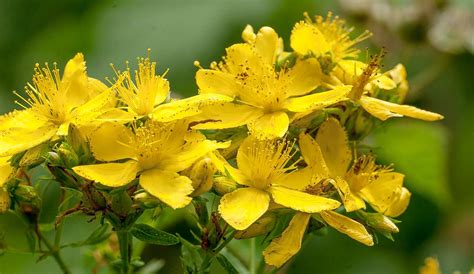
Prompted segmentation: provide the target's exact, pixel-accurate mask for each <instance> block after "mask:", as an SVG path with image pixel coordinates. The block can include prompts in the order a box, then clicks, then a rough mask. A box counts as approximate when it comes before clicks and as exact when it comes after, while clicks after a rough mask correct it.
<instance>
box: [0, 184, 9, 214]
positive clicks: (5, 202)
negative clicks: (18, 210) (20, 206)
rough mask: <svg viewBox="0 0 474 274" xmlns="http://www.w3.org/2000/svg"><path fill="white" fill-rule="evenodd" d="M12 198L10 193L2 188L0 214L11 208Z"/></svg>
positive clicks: (0, 190)
mask: <svg viewBox="0 0 474 274" xmlns="http://www.w3.org/2000/svg"><path fill="white" fill-rule="evenodd" d="M10 202H11V201H10V196H9V195H8V192H7V191H6V190H5V189H4V188H3V187H0V214H2V213H5V212H7V211H8V209H9V208H10Z"/></svg>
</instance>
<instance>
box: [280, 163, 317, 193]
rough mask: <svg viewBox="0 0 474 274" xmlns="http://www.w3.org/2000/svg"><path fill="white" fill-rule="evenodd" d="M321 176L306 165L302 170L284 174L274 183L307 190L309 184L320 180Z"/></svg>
mask: <svg viewBox="0 0 474 274" xmlns="http://www.w3.org/2000/svg"><path fill="white" fill-rule="evenodd" d="M319 178H320V177H317V176H316V175H315V172H314V170H313V169H311V168H310V167H305V168H302V169H300V170H297V171H294V172H291V173H289V174H287V175H285V176H283V177H282V178H281V179H280V180H278V181H277V182H275V183H274V185H278V186H283V187H286V188H290V189H294V190H299V191H305V190H306V189H307V187H308V186H311V185H314V184H316V183H317V182H319V180H318V179H319Z"/></svg>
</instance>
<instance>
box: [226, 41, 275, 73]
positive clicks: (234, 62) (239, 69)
mask: <svg viewBox="0 0 474 274" xmlns="http://www.w3.org/2000/svg"><path fill="white" fill-rule="evenodd" d="M226 53H227V56H226V58H225V65H226V68H227V71H229V73H231V74H232V75H234V76H235V75H237V74H239V73H243V72H246V71H247V70H249V69H252V70H255V71H258V69H261V68H262V66H264V65H266V64H265V63H264V62H262V57H260V56H258V55H257V54H256V52H255V50H254V49H253V47H252V46H251V45H250V44H243V43H242V44H234V45H232V46H230V47H228V48H226Z"/></svg>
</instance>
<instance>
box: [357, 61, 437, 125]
mask: <svg viewBox="0 0 474 274" xmlns="http://www.w3.org/2000/svg"><path fill="white" fill-rule="evenodd" d="M379 62H380V56H375V57H374V58H373V59H372V60H371V62H370V63H369V64H367V65H366V66H365V68H364V69H362V67H361V66H362V65H359V70H356V71H355V72H354V74H353V77H352V78H353V79H355V80H354V83H353V86H352V89H351V91H350V92H349V98H350V99H352V100H353V101H355V102H356V103H358V104H360V106H362V108H364V109H365V110H366V111H367V112H368V113H370V114H371V115H372V116H374V117H376V118H378V119H380V120H382V121H385V120H387V119H388V118H391V117H403V116H408V117H412V118H416V119H421V120H425V121H436V120H441V119H443V118H444V117H443V116H442V115H440V114H438V113H434V112H430V111H426V110H422V109H419V108H416V107H413V106H408V105H399V104H395V103H391V102H387V101H383V100H380V99H377V98H374V97H371V96H369V94H367V95H366V86H367V84H369V83H370V82H372V81H373V80H374V79H375V82H376V84H377V85H378V86H379V87H381V88H383V89H390V88H389V87H388V86H387V85H389V84H388V81H386V80H381V79H389V78H388V77H386V76H385V77H386V78H384V77H383V75H382V76H377V71H378V69H379ZM348 71H350V69H349V70H348ZM400 73H403V71H401V72H400ZM374 75H375V78H374ZM392 82H393V81H392ZM394 84H395V83H394ZM392 88H395V86H393V87H392ZM407 88H408V87H407ZM405 93H406V91H405ZM403 96H405V95H404V94H403Z"/></svg>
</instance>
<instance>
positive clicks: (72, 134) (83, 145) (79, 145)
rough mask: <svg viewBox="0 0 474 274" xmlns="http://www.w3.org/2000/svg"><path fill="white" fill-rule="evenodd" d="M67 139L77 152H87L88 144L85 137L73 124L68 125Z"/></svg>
mask: <svg viewBox="0 0 474 274" xmlns="http://www.w3.org/2000/svg"><path fill="white" fill-rule="evenodd" d="M67 141H68V143H69V144H70V145H71V148H72V149H73V150H74V151H75V152H76V153H77V154H82V153H89V145H88V143H87V141H86V138H85V137H84V136H83V135H82V133H81V132H80V131H79V129H78V128H77V127H76V126H75V125H73V124H70V125H69V130H68V135H67Z"/></svg>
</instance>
